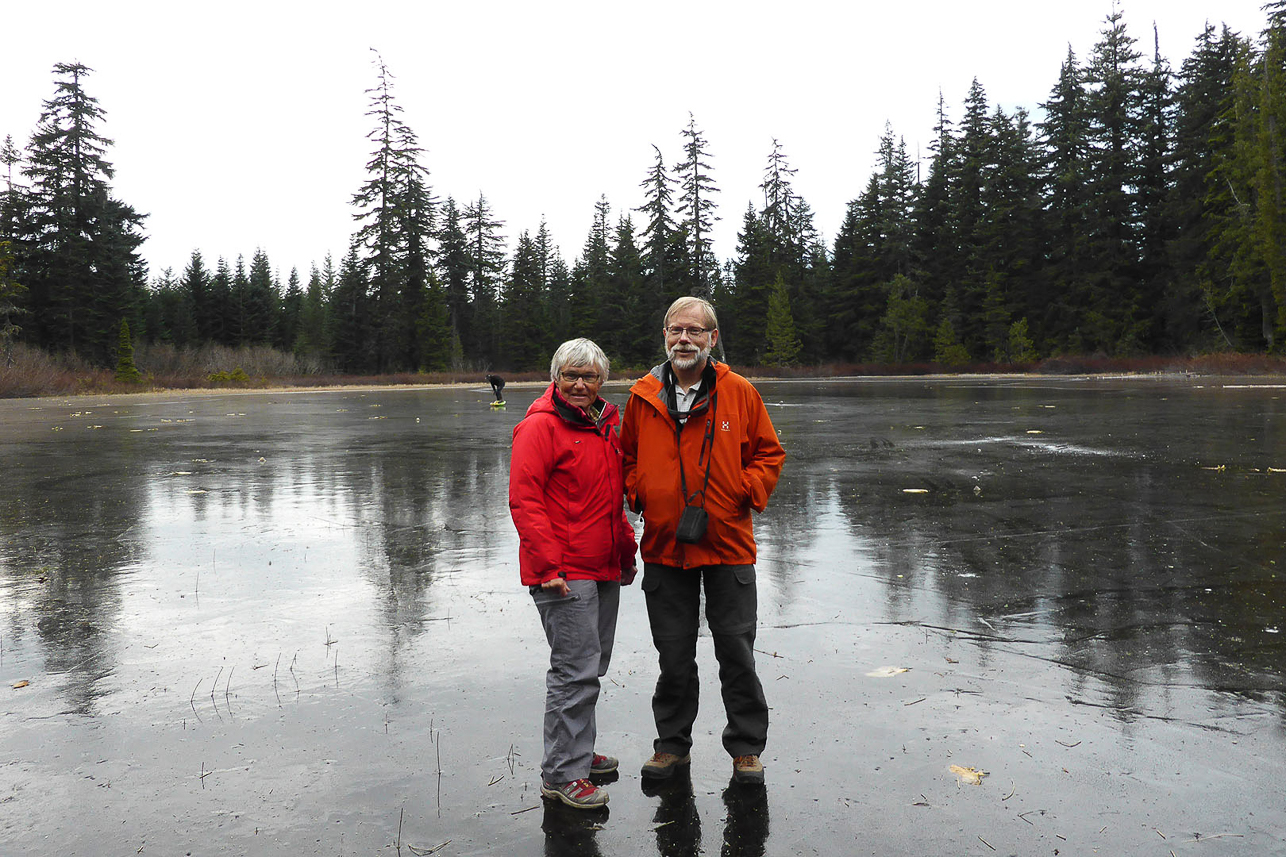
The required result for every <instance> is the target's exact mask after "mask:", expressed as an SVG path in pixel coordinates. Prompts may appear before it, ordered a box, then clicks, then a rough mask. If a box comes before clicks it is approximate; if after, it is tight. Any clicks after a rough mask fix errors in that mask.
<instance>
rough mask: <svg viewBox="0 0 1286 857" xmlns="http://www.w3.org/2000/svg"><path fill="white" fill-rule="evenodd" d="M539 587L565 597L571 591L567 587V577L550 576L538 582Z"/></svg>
mask: <svg viewBox="0 0 1286 857" xmlns="http://www.w3.org/2000/svg"><path fill="white" fill-rule="evenodd" d="M540 588H541V589H547V590H549V591H550V592H553V593H555V594H557V595H558V597H559V598H566V597H567V596H568V595H569V594H570V593H571V590H570V589H568V588H567V578H565V577H551V578H550V579H549V580H546V581H545V582H544V583H542V584H540Z"/></svg>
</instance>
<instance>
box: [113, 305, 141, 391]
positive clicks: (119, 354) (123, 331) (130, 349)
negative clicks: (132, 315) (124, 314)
mask: <svg viewBox="0 0 1286 857" xmlns="http://www.w3.org/2000/svg"><path fill="white" fill-rule="evenodd" d="M116 380H117V381H124V382H126V383H129V384H137V383H138V382H139V381H142V380H143V375H142V373H141V372H139V371H138V367H137V366H135V365H134V340H133V339H131V338H130V334H129V322H128V321H126V320H125V319H121V326H120V330H119V331H118V332H117V335H116Z"/></svg>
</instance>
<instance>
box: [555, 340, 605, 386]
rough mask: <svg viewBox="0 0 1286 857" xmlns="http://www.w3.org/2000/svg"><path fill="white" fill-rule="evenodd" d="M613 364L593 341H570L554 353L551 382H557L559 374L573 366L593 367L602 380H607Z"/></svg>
mask: <svg viewBox="0 0 1286 857" xmlns="http://www.w3.org/2000/svg"><path fill="white" fill-rule="evenodd" d="M610 365H611V364H610V363H609V361H608V359H607V355H606V354H604V353H603V349H601V348H599V347H598V346H597V345H595V344H594V343H593V342H592V341H591V340H588V339H585V338H583V337H582V338H581V339H569V340H567V341H566V342H564V343H563V344H562V345H560V346H558V350H557V351H555V352H554V359H552V360H550V361H549V380H551V381H557V380H558V373H559V372H561V371H563V370H564V369H567V368H570V367H573V366H593V367H594V370H595V371H596V372H598V375H599V378H600V380H603V381H606V380H607V369H608V367H609V366H610Z"/></svg>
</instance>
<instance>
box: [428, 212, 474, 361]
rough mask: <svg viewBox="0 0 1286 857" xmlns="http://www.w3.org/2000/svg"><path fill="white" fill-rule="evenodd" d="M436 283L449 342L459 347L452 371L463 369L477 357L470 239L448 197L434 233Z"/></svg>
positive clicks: (458, 213)
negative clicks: (473, 343)
mask: <svg viewBox="0 0 1286 857" xmlns="http://www.w3.org/2000/svg"><path fill="white" fill-rule="evenodd" d="M436 237H437V242H438V258H437V271H438V273H437V279H438V283H439V284H440V285H441V288H442V290H443V294H444V298H445V300H446V304H447V317H448V320H449V324H450V326H451V338H452V341H454V342H459V343H460V351H459V354H458V357H457V360H458V362H454V363H453V364H452V366H451V368H452V369H457V370H458V369H462V368H464V362H465V360H466V359H470V358H473V357H475V356H476V350H475V349H474V348H473V347H472V346H471V344H470V343H472V342H473V335H472V331H473V318H472V307H471V304H470V300H469V239H468V236H466V235H465V233H464V228H463V226H462V224H461V220H460V210H459V209H458V208H457V207H456V204H455V199H453V198H452V197H447V199H446V202H445V203H444V204H443V206H442V225H441V227H440V228H439V230H438V233H437V236H436Z"/></svg>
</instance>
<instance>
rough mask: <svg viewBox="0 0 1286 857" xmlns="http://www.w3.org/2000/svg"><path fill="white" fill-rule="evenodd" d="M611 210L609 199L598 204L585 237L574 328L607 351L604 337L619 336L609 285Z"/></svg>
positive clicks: (575, 270) (575, 279) (577, 270)
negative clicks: (609, 220) (614, 330)
mask: <svg viewBox="0 0 1286 857" xmlns="http://www.w3.org/2000/svg"><path fill="white" fill-rule="evenodd" d="M611 211H612V206H611V205H610V204H608V202H607V197H605V196H604V197H600V198H599V200H598V202H596V203H594V221H593V223H592V224H591V225H590V230H589V235H587V236H586V237H585V246H584V247H583V248H582V249H581V255H580V258H579V259H577V260H576V262H575V264H573V265H572V300H571V318H572V328H573V329H574V330H578V331H584V333H582V334H581V335H583V336H588V337H589V338H591V339H593V340H594V341H595V342H596V343H598V344H599V345H600V346H601V347H604V348H606V347H607V346H605V345H604V343H603V338H604V337H605V336H607V337H609V338H614V337H615V333H614V332H612V330H611V328H613V327H614V326H615V324H616V323H617V321H618V318H617V317H616V316H615V315H614V314H613V313H612V310H611V302H612V299H611V296H610V294H609V292H610V284H609V282H608V267H609V264H610V262H611V256H612V247H611V225H610V224H609V222H608V217H609V215H610V214H611Z"/></svg>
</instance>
